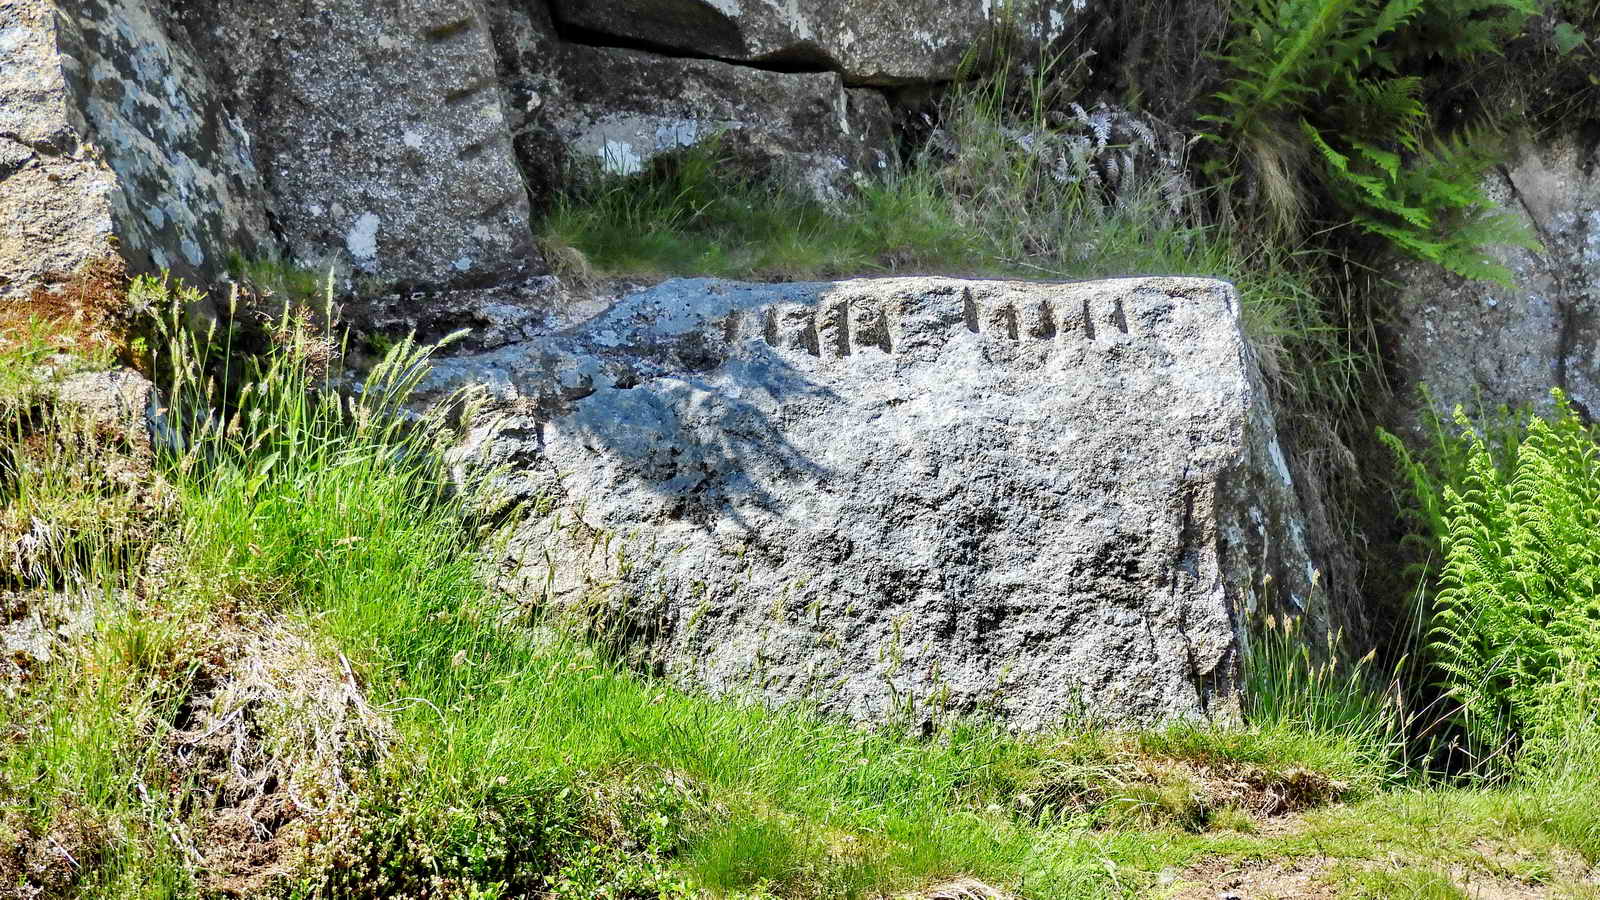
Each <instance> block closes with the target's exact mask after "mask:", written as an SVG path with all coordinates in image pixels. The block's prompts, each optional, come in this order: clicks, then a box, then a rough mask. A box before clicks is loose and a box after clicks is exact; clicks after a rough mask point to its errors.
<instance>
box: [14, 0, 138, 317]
mask: <svg viewBox="0 0 1600 900" xmlns="http://www.w3.org/2000/svg"><path fill="white" fill-rule="evenodd" d="M58 36H59V30H58V27H57V23H56V16H55V10H54V6H53V4H51V3H49V2H46V0H0V298H12V297H16V296H18V295H24V294H26V293H28V292H29V291H31V290H32V289H33V288H34V287H36V286H37V285H38V284H39V283H40V282H42V281H45V280H47V279H51V278H54V277H57V276H60V275H65V274H69V273H71V272H73V271H75V270H76V269H78V267H79V266H81V265H83V263H85V262H86V261H88V260H89V259H90V258H91V257H93V256H95V255H97V254H100V253H103V252H105V250H106V248H107V245H108V242H109V239H110V238H111V236H112V234H113V227H114V222H113V196H114V195H116V194H117V193H118V185H117V179H116V175H115V173H113V172H112V171H111V170H110V169H109V168H108V167H107V166H106V165H105V164H104V163H103V162H102V161H101V160H99V159H97V158H95V156H94V155H93V154H92V153H91V152H89V151H88V150H87V148H85V147H83V146H82V144H81V143H80V137H81V135H80V133H79V131H78V126H77V125H75V121H74V109H75V104H74V103H73V102H72V96H71V94H70V93H69V92H68V90H67V84H66V79H65V77H64V76H63V73H62V66H61V58H60V55H59V49H58ZM80 124H81V123H80Z"/></svg>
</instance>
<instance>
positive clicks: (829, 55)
mask: <svg viewBox="0 0 1600 900" xmlns="http://www.w3.org/2000/svg"><path fill="white" fill-rule="evenodd" d="M552 6H553V9H554V10H555V13H556V16H557V17H558V18H560V19H561V20H562V21H563V22H565V23H566V24H568V25H571V26H575V27H578V28H583V29H587V30H589V31H592V32H596V33H600V34H607V35H613V36H615V37H620V38H626V39H630V40H634V41H640V42H643V43H646V44H649V45H652V46H658V47H665V48H669V49H671V50H674V51H678V52H682V53H691V54H696V55H700V56H706V57H714V58H718V59H728V60H739V61H744V62H754V63H761V64H765V65H771V66H788V67H811V68H815V69H819V70H830V71H837V72H840V73H842V74H843V75H844V77H845V78H846V79H847V80H849V81H850V83H851V84H905V83H911V82H929V81H942V80H948V79H950V78H952V77H953V76H954V75H955V73H956V69H957V67H958V66H959V65H960V64H961V60H962V57H963V56H964V55H965V54H966V53H967V51H968V50H969V49H971V48H972V47H973V45H975V44H977V43H978V42H979V41H980V40H982V39H983V38H984V36H985V35H986V34H987V33H988V32H989V30H990V29H991V28H992V27H993V26H994V24H995V21H996V19H997V18H998V17H1000V16H1001V15H1009V16H1010V17H1011V19H1010V24H1011V26H1012V28H1013V30H1014V31H1015V32H1016V33H1017V34H1018V36H1020V37H1023V38H1031V39H1034V40H1035V41H1046V42H1047V41H1051V40H1054V39H1055V38H1058V37H1060V36H1062V35H1063V34H1065V33H1066V31H1067V30H1068V28H1069V27H1071V26H1072V24H1073V18H1074V15H1073V14H1074V12H1076V11H1078V10H1082V9H1085V8H1086V7H1087V3H1086V2H1082V0H1080V2H1079V3H1076V4H1074V3H1072V2H1070V0H1029V2H1022V3H1015V4H1008V5H1002V4H999V3H995V2H993V0H898V2H889V0H869V2H861V0H553V2H552ZM1005 7H1009V8H1005ZM1003 8H1004V13H1002V9H1003ZM1080 27H1081V26H1080ZM1018 50H1019V52H1025V51H1023V50H1022V48H1021V47H1019V48H1018Z"/></svg>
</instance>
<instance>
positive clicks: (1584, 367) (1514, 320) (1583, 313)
mask: <svg viewBox="0 0 1600 900" xmlns="http://www.w3.org/2000/svg"><path fill="white" fill-rule="evenodd" d="M1597 162H1600V151H1597V148H1596V147H1595V145H1594V144H1593V142H1592V141H1588V140H1579V139H1575V138H1563V139H1557V140H1554V141H1551V142H1549V143H1546V144H1543V145H1532V146H1528V147H1525V148H1523V150H1522V151H1521V152H1520V153H1519V154H1518V155H1517V156H1516V157H1515V158H1514V159H1513V161H1512V163H1511V164H1509V165H1506V166H1502V167H1500V168H1499V170H1497V171H1496V172H1495V173H1493V174H1492V175H1490V176H1489V178H1488V183H1487V184H1486V185H1485V188H1486V191H1485V192H1486V193H1487V194H1488V195H1489V196H1490V198H1491V199H1493V200H1495V201H1496V202H1497V203H1498V204H1499V206H1500V209H1501V210H1502V211H1503V212H1505V213H1508V214H1509V215H1510V216H1511V217H1512V218H1513V219H1515V220H1517V221H1520V222H1521V223H1523V225H1525V226H1526V228H1527V230H1528V233H1529V235H1530V236H1532V237H1533V238H1535V239H1536V240H1537V242H1538V243H1539V244H1540V249H1538V250H1529V249H1525V248H1523V247H1497V248H1491V249H1490V252H1491V253H1492V255H1493V257H1494V258H1495V259H1496V260H1497V261H1498V262H1500V263H1501V264H1502V265H1504V266H1505V267H1506V268H1507V269H1509V270H1510V271H1511V276H1512V277H1511V282H1512V283H1511V285H1510V286H1505V285H1498V284H1494V283H1492V282H1487V281H1468V280H1466V279H1463V278H1460V277H1459V276H1455V275H1451V274H1449V273H1447V272H1444V271H1443V270H1441V269H1439V268H1438V267H1437V266H1430V265H1423V264H1420V263H1419V264H1413V265H1412V266H1410V267H1409V268H1408V269H1407V270H1406V271H1404V272H1401V273H1400V279H1399V280H1400V281H1401V282H1402V284H1403V285H1404V290H1403V292H1402V294H1401V296H1400V302H1399V310H1398V312H1399V315H1398V316H1397V323H1396V329H1397V334H1396V337H1397V341H1396V349H1397V354H1396V357H1397V358H1396V369H1397V371H1398V372H1399V375H1400V379H1399V380H1400V384H1399V388H1400V391H1399V401H1400V402H1399V406H1400V409H1399V410H1398V412H1397V415H1396V420H1397V422H1396V424H1397V425H1398V426H1399V427H1400V428H1401V430H1402V433H1403V434H1406V435H1407V436H1409V437H1410V438H1411V439H1412V440H1414V441H1418V442H1421V443H1422V444H1424V445H1425V444H1427V442H1428V441H1429V440H1430V437H1429V433H1430V429H1429V427H1428V425H1427V413H1428V412H1430V411H1431V412H1432V413H1435V414H1437V415H1439V416H1442V417H1444V418H1445V420H1446V421H1447V422H1448V421H1449V418H1450V416H1451V412H1452V410H1453V409H1454V408H1455V407H1456V406H1457V405H1460V406H1463V407H1464V408H1465V409H1466V411H1467V412H1468V413H1469V414H1470V413H1475V412H1476V411H1477V410H1479V409H1486V410H1494V409H1496V408H1497V407H1500V406H1502V405H1503V406H1509V407H1511V408H1513V409H1516V408H1524V407H1531V408H1533V409H1536V410H1541V411H1548V410H1549V409H1550V406H1551V402H1552V401H1551V397H1550V389H1551V388H1552V387H1559V388H1561V389H1563V390H1564V391H1566V393H1567V395H1568V396H1569V397H1570V398H1571V400H1572V402H1573V405H1574V407H1575V408H1576V409H1577V410H1578V411H1579V414H1580V415H1583V416H1585V417H1587V418H1589V419H1590V420H1591V421H1592V420H1594V418H1595V416H1596V415H1600V294H1597V289H1600V174H1597V173H1596V163H1597ZM1424 388H1425V389H1426V391H1427V393H1426V396H1424V395H1423V394H1422V389H1424Z"/></svg>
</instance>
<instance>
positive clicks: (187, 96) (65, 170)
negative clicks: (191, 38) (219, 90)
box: [0, 0, 239, 296]
mask: <svg viewBox="0 0 1600 900" xmlns="http://www.w3.org/2000/svg"><path fill="white" fill-rule="evenodd" d="M118 42H121V50H122V52H120V53H117V52H115V51H112V50H111V49H110V47H111V46H113V45H116V44H118ZM108 54H109V55H110V56H112V57H115V59H110V58H108ZM188 63H189V60H188V58H187V57H186V55H185V53H184V51H183V50H182V48H181V47H177V46H174V45H173V44H172V43H171V42H170V41H168V40H167V39H166V35H165V32H164V31H163V30H162V28H161V26H160V25H159V24H158V23H156V22H155V21H154V20H153V19H151V17H150V16H149V14H148V12H147V11H145V10H144V9H143V7H142V6H141V5H140V4H137V3H134V4H117V3H112V4H105V5H103V4H100V3H96V2H84V3H76V2H74V3H70V4H66V5H62V6H61V7H60V8H59V12H58V7H57V4H55V3H52V2H48V0H5V2H3V3H0V220H3V221H4V222H5V228H4V229H0V296H14V295H17V294H22V293H26V292H27V291H28V290H30V289H31V288H32V287H33V286H34V285H35V284H36V283H38V282H40V281H43V280H46V279H47V278H54V277H59V276H61V275H66V274H70V273H72V272H73V271H75V270H76V269H78V268H79V267H80V266H81V265H83V264H84V263H85V262H87V261H88V260H89V259H91V258H93V257H96V256H98V255H100V254H101V253H104V252H105V251H106V249H107V246H108V243H109V240H110V239H111V238H116V239H117V240H118V241H119V243H120V247H121V249H122V251H123V252H124V253H125V254H127V255H128V256H130V257H131V258H133V259H134V260H136V261H138V262H142V263H143V264H144V265H146V266H149V265H150V264H152V263H154V264H155V265H173V266H175V267H178V268H179V269H180V270H183V269H185V268H187V269H188V271H189V272H190V273H192V272H193V268H194V267H195V266H198V265H203V264H204V262H205V252H206V251H205V249H203V248H206V247H208V246H214V245H216V244H219V243H226V242H231V241H232V239H233V238H235V237H239V236H238V235H236V234H233V233H230V232H229V231H228V229H226V228H225V227H222V221H221V220H222V216H221V209H220V207H221V206H222V205H224V204H225V203H227V202H228V200H229V198H230V197H231V193H230V191H229V190H228V188H227V187H226V186H223V187H222V194H218V193H216V188H217V187H218V186H217V184H216V183H215V182H214V181H213V180H212V179H209V178H207V177H205V174H204V173H208V172H212V171H215V170H216V169H217V168H218V165H219V160H218V158H217V154H218V153H222V152H225V148H224V147H222V146H221V145H220V144H218V143H216V142H225V141H226V137H227V135H226V134H212V135H210V136H209V140H211V141H212V142H214V144H213V146H211V147H202V146H200V143H199V141H198V138H197V135H198V131H199V129H201V127H202V123H201V121H200V119H199V113H198V112H197V109H196V108H197V106H204V105H205V104H206V100H205V98H204V97H203V96H202V95H203V93H204V89H205V81H204V79H198V80H197V79H194V78H191V77H189V76H190V75H192V74H193V69H192V67H190V66H188ZM197 156H198V157H199V158H198V159H197V158H196V157H197ZM158 175H159V177H157V176H158ZM207 205H210V206H211V207H213V208H214V209H215V211H214V213H213V214H208V213H207V212H206V210H205V207H206V206H207Z"/></svg>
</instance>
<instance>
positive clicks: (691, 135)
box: [494, 6, 893, 201]
mask: <svg viewBox="0 0 1600 900" xmlns="http://www.w3.org/2000/svg"><path fill="white" fill-rule="evenodd" d="M494 23H495V24H494V30H495V35H496V43H497V45H498V47H499V52H500V55H501V68H502V72H501V78H502V81H503V83H504V85H505V89H506V92H507V106H508V108H509V109H511V110H512V119H513V129H514V131H515V133H516V135H517V137H518V144H519V150H520V155H521V159H522V163H523V169H524V171H525V172H526V173H527V174H528V177H529V181H530V183H531V184H532V185H533V186H534V188H535V191H536V193H540V194H546V193H549V192H550V191H552V190H554V189H556V188H558V187H561V186H566V185H570V184H571V183H573V182H574V181H575V180H579V179H583V178H586V177H591V176H593V175H596V174H610V175H631V174H634V173H638V172H641V171H645V170H647V169H648V168H649V166H650V161H651V160H652V159H653V158H654V157H656V156H658V155H660V154H662V153H664V152H669V151H673V150H678V149H680V148H683V147H688V146H694V145H697V144H702V143H704V142H707V141H710V140H712V139H716V140H719V141H721V144H722V149H723V150H725V151H726V152H727V153H728V154H729V156H730V157H731V158H733V159H736V160H738V161H739V162H741V163H743V164H744V166H745V168H746V169H747V173H748V174H753V175H763V176H771V177H774V178H776V179H777V180H779V181H782V182H785V183H788V184H790V185H791V186H794V187H797V188H799V189H801V190H802V191H803V192H805V193H808V194H810V195H812V196H816V197H818V198H819V199H822V200H824V201H831V200H833V199H836V198H838V197H839V196H840V194H841V192H843V191H845V190H848V189H849V187H850V185H851V184H852V183H853V182H854V181H855V180H856V179H858V178H860V177H862V176H863V175H864V174H865V173H875V174H876V173H881V172H882V171H883V170H885V169H886V168H888V167H889V165H890V164H891V162H892V148H893V135H892V132H891V117H890V112H889V105H888V102H887V101H886V100H885V99H884V98H883V95H882V94H880V93H878V92H876V91H870V90H852V89H847V88H846V87H845V85H844V82H843V81H842V80H841V79H840V77H839V75H838V74H836V73H832V72H818V73H790V72H773V71H766V70H762V69H755V68H750V67H747V66H738V65H731V64H728V63H725V62H718V61H715V60H705V59H683V58H676V57H670V56H660V55H656V54H652V53H644V52H640V51H636V50H621V49H613V48H606V47H590V46H583V45H578V44H571V43H564V42H561V41H558V40H556V39H555V37H554V31H553V25H552V24H551V23H550V21H549V19H548V15H547V14H546V13H545V12H544V11H543V10H541V9H540V8H538V7H536V6H500V7H498V8H497V10H496V11H495V13H494Z"/></svg>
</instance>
